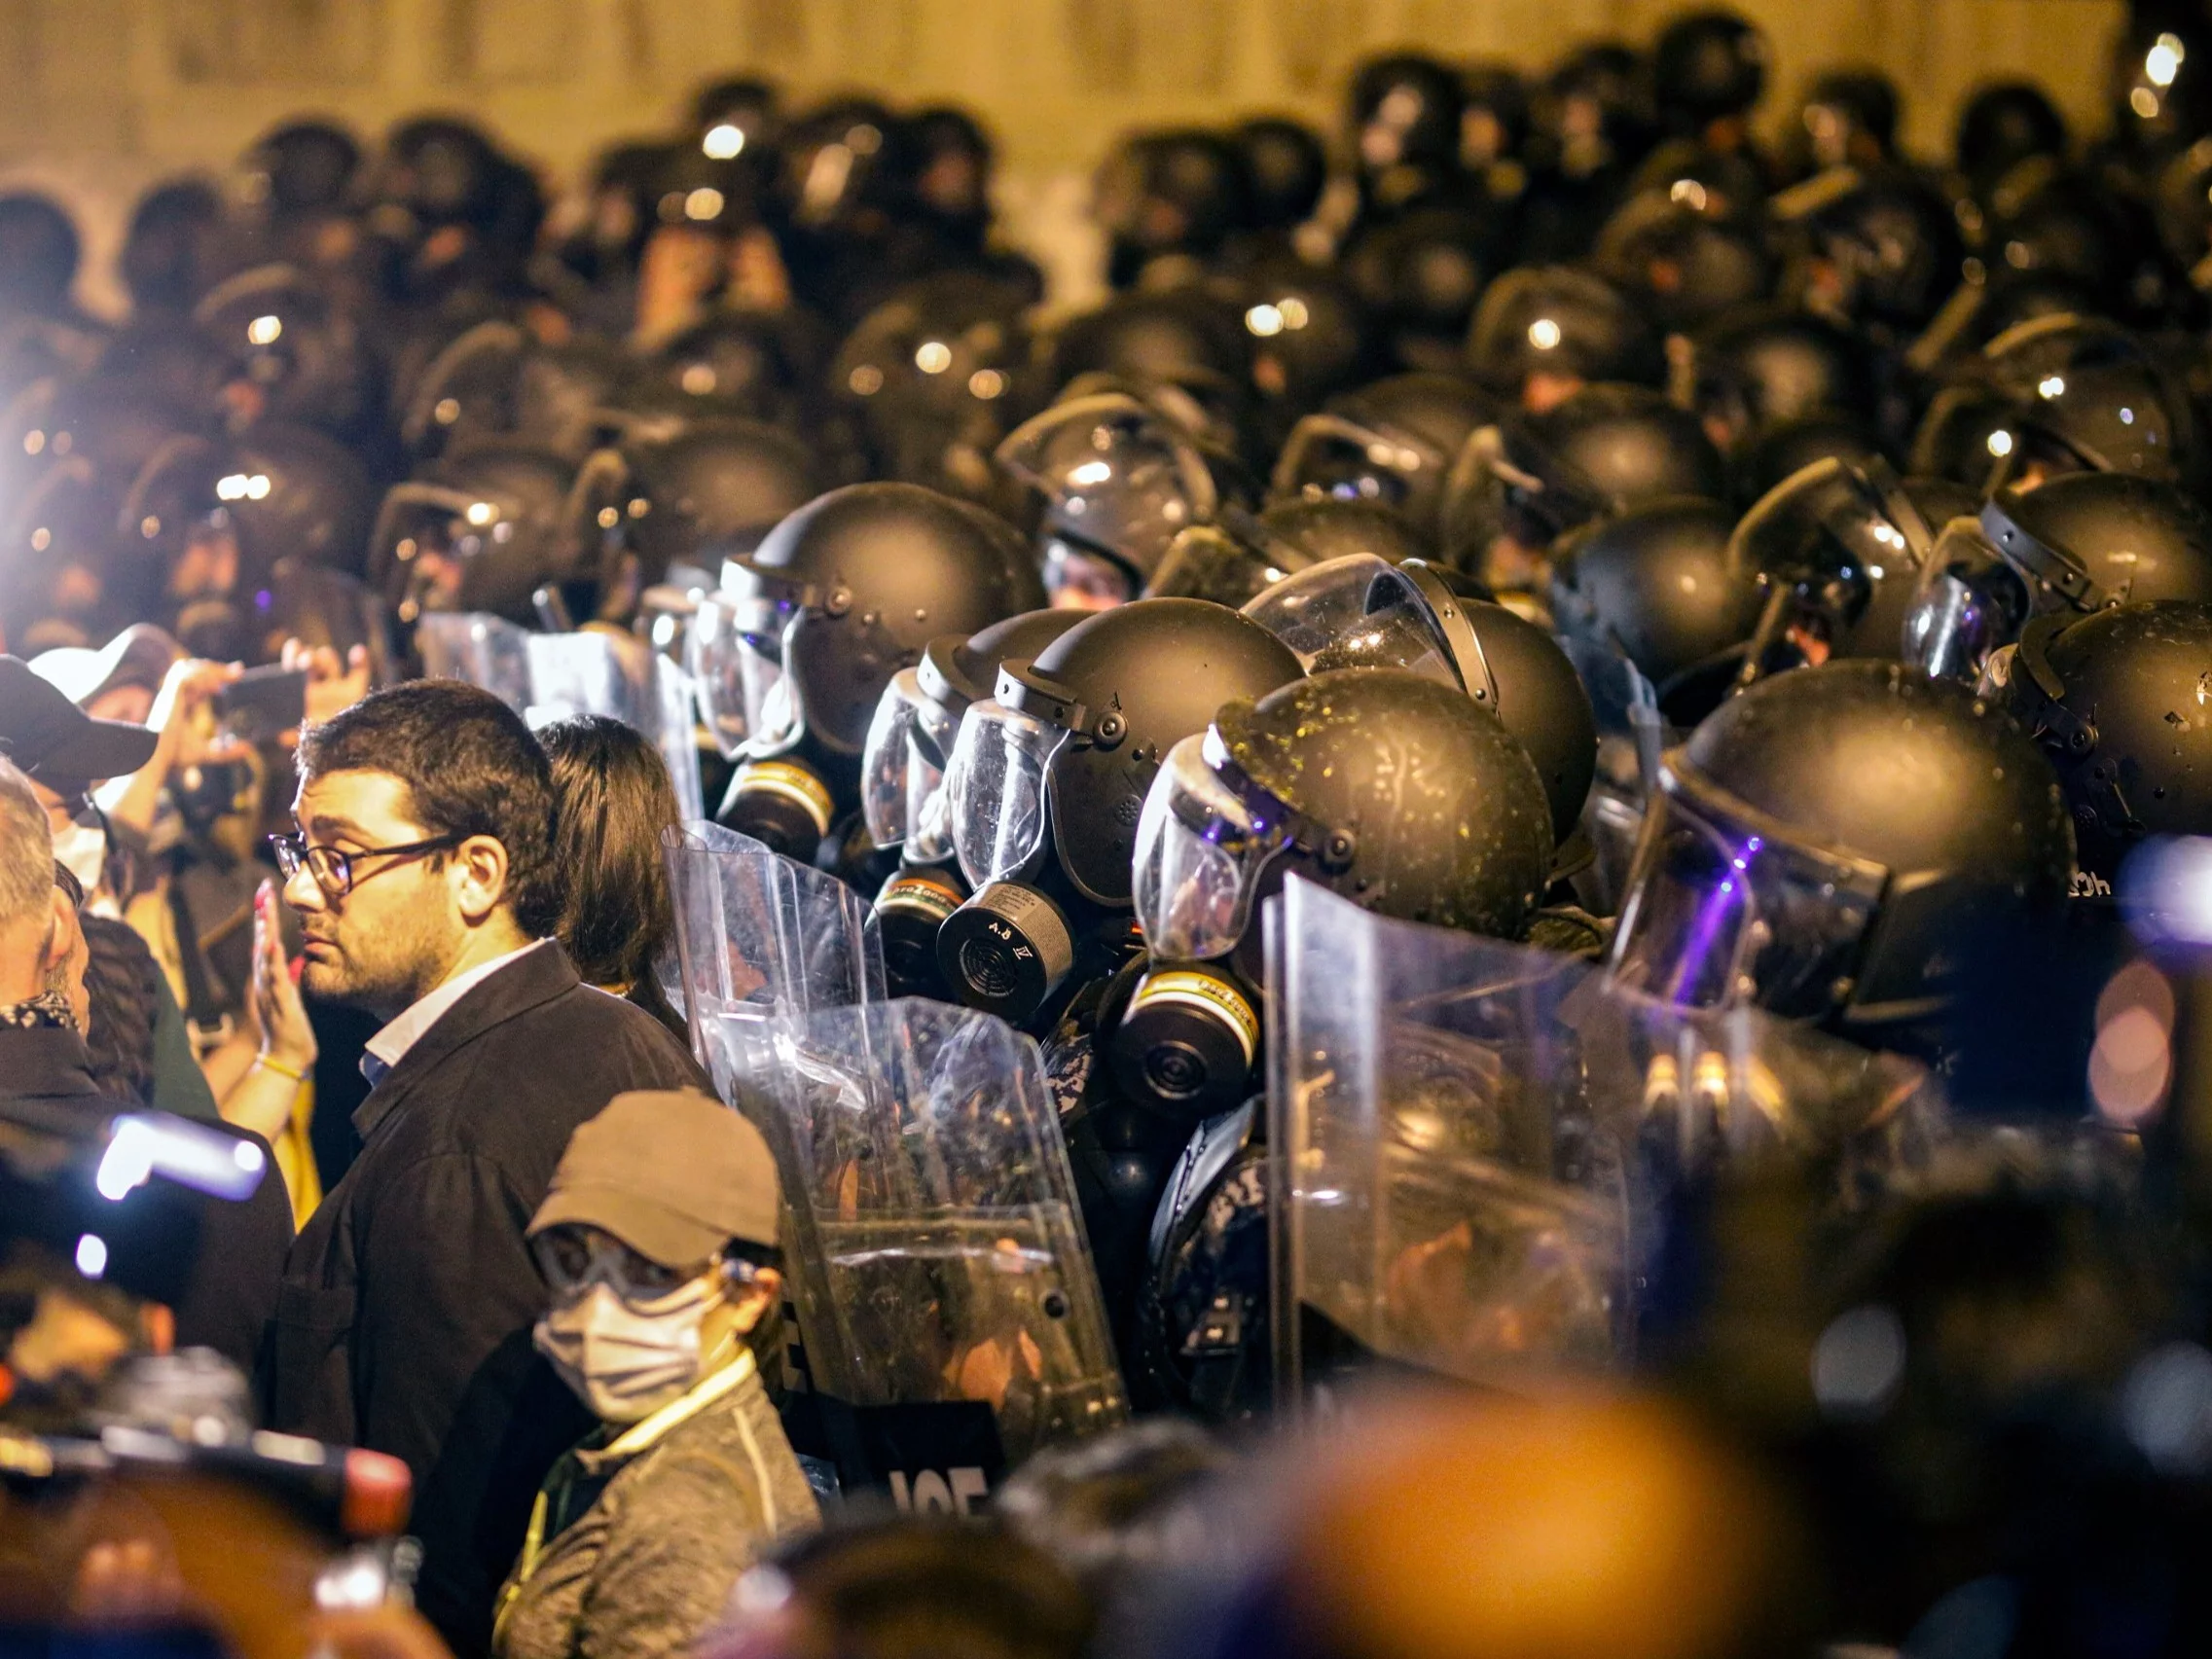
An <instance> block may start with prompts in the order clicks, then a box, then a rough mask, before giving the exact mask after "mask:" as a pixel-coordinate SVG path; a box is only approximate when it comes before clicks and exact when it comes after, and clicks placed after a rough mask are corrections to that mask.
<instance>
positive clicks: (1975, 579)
mask: <svg viewBox="0 0 2212 1659" xmlns="http://www.w3.org/2000/svg"><path fill="white" fill-rule="evenodd" d="M2033 608H2034V600H2033V598H2032V596H2031V595H2030V593H2029V588H2028V583H2027V579H2026V578H2025V577H2024V576H2022V574H2021V573H2020V572H2019V571H2018V570H2016V569H2015V568H2013V565H2012V564H2011V563H2010V562H2008V561H2007V560H2006V559H2005V557H2004V555H2002V554H2001V553H1999V552H1998V551H1997V544H1996V543H1995V542H1994V541H1992V540H1991V539H1990V537H1989V536H1988V534H1987V533H1985V531H1984V529H1983V526H1982V524H1981V523H1980V522H1979V521H1976V520H1974V519H1965V518H1961V519H1953V520H1952V521H1951V522H1950V523H1947V524H1945V525H1944V526H1943V531H1942V534H1940V536H1938V537H1937V538H1936V546H1935V549H1934V551H1933V552H1931V553H1930V555H1929V556H1928V558H1927V559H1926V560H1925V561H1924V562H1923V563H1922V565H1921V567H1920V581H1919V585H1918V586H1917V587H1916V588H1915V590H1914V592H1913V595H1912V607H1911V609H1910V610H1908V611H1907V612H1906V613H1905V619H1904V660H1905V661H1906V662H1907V663H1909V664H1911V665H1912V666H1913V667H1916V668H1919V669H1921V670H1922V671H1923V672H1925V673H1927V674H1928V675H1929V676H1930V677H1932V678H1935V679H1955V680H1965V681H1968V682H1970V683H1971V682H1972V681H1974V680H1975V679H1976V678H1977V677H1978V676H1979V675H1980V672H1981V668H1982V665H1983V664H1985V663H1986V662H1988V660H1989V657H1990V654H1991V653H1992V652H1994V651H1996V650H1997V649H1999V648H2000V647H2001V646H2005V645H2009V644H2011V643H2012V642H2013V640H2015V639H2017V638H2018V637H2019V636H2020V630H2021V628H2022V627H2023V626H2025V625H2026V623H2027V620H2028V617H2029V614H2030V613H2031V611H2032V610H2033Z"/></svg>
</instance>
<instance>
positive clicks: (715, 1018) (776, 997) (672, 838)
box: [661, 821, 884, 1100]
mask: <svg viewBox="0 0 2212 1659" xmlns="http://www.w3.org/2000/svg"><path fill="white" fill-rule="evenodd" d="M661 857H662V861H663V862H664V863H665V864H666V866H667V868H668V872H669V896H670V898H671V901H672V902H673V904H674V906H675V917H676V955H677V960H678V962H679V963H680V966H681V972H682V991H683V998H682V1002H683V1007H684V1010H685V1015H686V1018H687V1019H688V1020H689V1021H690V1024H691V1040H692V1047H693V1050H694V1052H695V1053H696V1054H697V1055H698V1057H699V1062H700V1064H702V1065H704V1066H706V1067H707V1071H708V1073H709V1074H710V1075H711V1076H712V1077H713V1079H714V1086H715V1089H716V1090H717V1091H718V1092H719V1093H720V1094H721V1096H722V1098H723V1099H724V1100H736V1098H737V1097H736V1094H735V1092H734V1085H735V1084H736V1083H737V1082H738V1081H739V1080H740V1079H742V1078H744V1077H748V1076H750V1074H751V1073H752V1072H753V1071H755V1070H756V1069H759V1068H763V1067H772V1066H774V1065H776V1064H780V1059H779V1048H778V1041H777V1039H778V1037H779V1035H783V1036H784V1037H785V1046H786V1048H787V1045H788V1035H787V1033H788V1029H789V1028H791V1027H792V1026H794V1025H796V1024H802V1023H804V1021H805V1020H806V1018H807V1016H809V1015H810V1014H813V1013H814V1012H815V1011H816V1010H817V1009H823V1008H834V1007H840V1006H844V1005H846V1004H850V1003H855V1002H880V1001H882V1000H883V997H884V951H883V941H882V939H881V938H880V937H879V935H878V933H877V928H876V919H875V914H874V912H873V910H872V909H871V908H870V906H869V904H868V901H867V899H866V898H865V897H863V896H862V895H861V894H860V893H858V892H856V891H855V890H854V889H852V887H850V886H848V885H846V884H845V883H843V882H840V881H839V880H838V879H837V878H836V877H834V876H829V875H825V874H823V873H822V872H821V871H819V870H813V869H809V868H808V867H807V866H806V865H804V864H799V863H795V862H793V861H792V860H791V859H788V858H785V857H783V856H782V855H781V854H780V853H776V852H771V851H770V850H769V849H768V848H766V847H764V846H762V845H761V844H760V843H759V842H757V841H755V840H753V839H752V838H751V837H750V836H746V835H740V834H738V833H737V832H736V831H735V830H728V829H724V828H723V827H722V826H721V825H719V824H715V823H707V822H704V821H697V822H693V823H689V824H686V825H685V826H684V827H683V828H682V829H673V828H671V829H666V830H663V831H662V832H661Z"/></svg>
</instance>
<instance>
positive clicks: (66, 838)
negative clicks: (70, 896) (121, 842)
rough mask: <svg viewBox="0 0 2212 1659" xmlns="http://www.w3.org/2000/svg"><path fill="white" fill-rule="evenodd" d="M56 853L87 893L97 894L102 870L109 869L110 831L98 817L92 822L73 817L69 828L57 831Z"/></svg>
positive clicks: (62, 864)
mask: <svg viewBox="0 0 2212 1659" xmlns="http://www.w3.org/2000/svg"><path fill="white" fill-rule="evenodd" d="M54 857H55V858H57V859H59V860H60V862H61V867H62V868H63V869H65V870H67V871H68V872H69V874H70V875H72V876H74V877H76V878H77V881H78V883H79V884H80V885H82V886H83V887H84V889H85V891H86V892H87V893H88V894H91V893H95V892H97V891H98V890H99V885H100V873H101V872H102V871H103V870H105V869H106V868H107V831H106V830H105V829H104V828H102V827H101V825H100V822H99V820H98V819H97V818H94V819H93V820H92V821H91V823H87V822H86V821H85V820H84V819H83V818H74V819H72V820H70V824H69V827H68V828H67V829H64V830H58V831H56V832H55V833H54Z"/></svg>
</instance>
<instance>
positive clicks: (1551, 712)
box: [1244, 553, 1597, 842]
mask: <svg viewBox="0 0 2212 1659" xmlns="http://www.w3.org/2000/svg"><path fill="white" fill-rule="evenodd" d="M1473 589H1474V585H1473V584H1472V583H1469V582H1468V581H1467V579H1466V578H1465V577H1462V576H1460V575H1458V574H1457V573H1456V572H1453V571H1449V570H1445V569H1442V568H1440V567H1438V566H1436V565H1433V564H1430V563H1428V562H1427V561H1425V560H1422V559H1407V560H1405V561H1403V562H1402V563H1398V564H1391V563H1388V562H1386V561H1385V560H1383V559H1380V558H1378V557H1376V556H1375V555H1374V554H1371V553H1354V554H1348V555H1345V556H1343V557H1341V558H1337V559H1329V560H1328V561H1327V562H1326V563H1323V564H1316V565H1314V566H1312V567H1311V568H1309V569H1306V570H1303V571H1300V572H1299V573H1298V574H1296V575H1294V576H1290V577H1287V578H1286V579H1285V580H1284V581H1282V582H1279V583H1277V584H1276V585H1275V586H1273V587H1271V588H1269V589H1268V590H1267V591H1266V592H1265V593H1263V594H1261V595H1259V596H1258V597H1256V598H1254V599H1252V600H1251V602H1250V603H1249V604H1247V605H1246V606H1245V607H1244V614H1245V615H1246V616H1248V617H1250V618H1251V620H1252V621H1254V622H1256V623H1258V624H1259V625H1260V626H1261V627H1263V628H1265V629H1266V630H1267V631H1269V632H1270V633H1272V634H1274V635H1275V636H1276V637H1277V638H1278V639H1280V640H1282V641H1283V643H1284V644H1286V645H1287V646H1289V648H1290V649H1291V651H1292V652H1293V653H1295V654H1296V656H1297V658H1298V661H1299V663H1300V664H1301V665H1302V666H1303V667H1305V670H1306V672H1307V673H1309V674H1326V673H1331V672H1333V671H1336V670H1340V669H1348V668H1391V669H1396V670H1399V671H1403V672H1408V673H1415V674H1419V675H1421V676H1422V677H1423V678H1424V679H1430V680H1434V681H1435V682H1437V683H1438V684H1439V685H1448V686H1451V687H1453V688H1454V689H1455V690H1457V691H1459V692H1461V693H1462V694H1464V695H1465V696H1466V697H1467V698H1469V700H1470V701H1471V702H1473V703H1476V704H1477V705H1478V706H1480V707H1482V708H1485V709H1487V710H1489V711H1490V712H1491V713H1492V714H1494V715H1496V716H1497V718H1498V719H1499V721H1500V722H1501V723H1502V724H1503V725H1504V726H1505V730H1506V731H1507V732H1508V733H1510V734H1511V735H1512V737H1513V738H1514V739H1515V740H1516V741H1517V742H1519V743H1520V745H1521V747H1522V749H1523V750H1524V751H1526V752H1527V754H1528V756H1529V758H1530V760H1531V761H1532V762H1534V763H1535V765H1536V768H1537V771H1538V774H1539V775H1540V776H1541V778H1542V780H1543V786H1544V791H1545V794H1546V796H1547V797H1548V799H1549V801H1550V804H1551V826H1552V836H1553V838H1554V840H1555V841H1558V842H1565V841H1566V839H1567V838H1568V836H1569V835H1570V834H1572V833H1573V830H1574V827H1575V824H1576V821H1577V819H1578V818H1579V817H1580V815H1581V811H1582V803H1583V799H1584V798H1585V797H1586V796H1587V795H1588V794H1589V790H1590V778H1591V775H1592V771H1593V769H1594V767H1595V766H1596V755H1597V730H1596V726H1595V724H1594V717H1593V715H1592V713H1591V710H1590V702H1589V698H1588V696H1587V695H1586V694H1585V693H1584V691H1583V689H1582V685H1581V682H1580V680H1578V679H1577V677H1576V673H1575V666H1574V664H1573V663H1571V662H1570V661H1569V660H1568V659H1567V657H1566V655H1565V654H1564V653H1563V652H1562V651H1561V650H1560V648H1559V647H1558V645H1557V644H1555V643H1554V642H1553V641H1552V638H1551V636H1550V635H1549V634H1547V633H1545V632H1544V631H1543V630H1542V629H1541V628H1538V627H1537V626H1536V625H1535V624H1534V623H1531V622H1528V621H1525V620H1524V619H1522V618H1520V617H1518V616H1515V615H1514V614H1513V613H1512V612H1511V611H1509V610H1506V609H1505V607H1504V606H1503V605H1499V604H1494V603H1491V602H1490V601H1489V600H1488V598H1487V597H1486V596H1484V595H1479V594H1478V593H1476V592H1474V591H1473Z"/></svg>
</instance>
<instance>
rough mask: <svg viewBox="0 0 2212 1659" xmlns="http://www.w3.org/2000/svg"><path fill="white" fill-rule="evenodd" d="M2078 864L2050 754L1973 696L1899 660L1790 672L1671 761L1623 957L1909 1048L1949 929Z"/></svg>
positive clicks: (1947, 951) (1631, 966)
mask: <svg viewBox="0 0 2212 1659" xmlns="http://www.w3.org/2000/svg"><path fill="white" fill-rule="evenodd" d="M2073 862H2074V837H2073V833H2072V830H2071V828H2070V827H2069V825H2068V821H2067V814H2066V809H2065V804H2064V801H2063V799H2062V797H2061V795H2060V792H2059V788H2058V780H2057V778H2056V777H2055V776H2054V775H2052V773H2051V770H2050V767H2049V764H2048V763H2047V762H2046V761H2045V760H2044V758H2043V756H2042V755H2041V754H2040V753H2039V752H2038V751H2037V748H2036V745H2035V743H2034V742H2033V741H2032V740H2031V739H2029V738H2028V737H2027V736H2026V734H2025V733H2023V732H2021V731H2020V729H2019V728H2018V727H2016V726H2014V725H2013V722H2012V721H2011V720H2010V719H2008V718H2006V717H2005V716H2004V715H2003V714H2002V713H2000V712H1999V711H1998V710H1996V709H1994V708H1992V707H1991V706H1989V705H1988V704H1986V703H1982V702H1980V701H1979V700H1977V699H1976V697H1975V695H1974V693H1973V692H1972V690H1971V689H1970V688H1967V687H1964V686H1958V685H1949V684H1943V683H1940V682H1936V681H1931V680H1928V679H1926V678H1923V677H1921V676H1918V675H1915V674H1913V673H1912V672H1910V671H1909V670H1908V669H1907V668H1905V667H1903V666H1902V665H1898V664H1887V663H1830V664H1827V665H1825V666H1824V667H1818V668H1807V669H1805V670H1804V671H1802V672H1800V673H1789V674H1777V675H1775V676H1773V677H1772V678H1770V679H1766V680H1762V681H1760V682H1759V684H1757V685H1755V686H1753V687H1752V688H1751V689H1750V690H1748V691H1746V692H1745V693H1744V694H1743V695H1742V696H1741V697H1737V698H1731V699H1730V700H1728V701H1727V702H1726V703H1722V705H1721V707H1720V709H1719V710H1718V711H1717V712H1716V713H1715V714H1714V715H1713V716H1712V717H1711V718H1710V719H1708V720H1706V721H1705V722H1704V723H1703V724H1702V725H1701V726H1699V727H1698V729H1697V730H1696V731H1695V732H1694V733H1692V734H1691V735H1690V738H1689V739H1688V741H1687V742H1686V743H1685V744H1683V745H1682V746H1681V747H1680V748H1677V749H1675V750H1673V751H1672V752H1671V753H1669V754H1668V756H1667V757H1666V760H1665V762H1664V763H1663V764H1662V766H1661V768H1660V774H1659V779H1658V787H1657V789H1656V790H1654V791H1653V793H1652V796H1651V799H1650V816H1649V818H1648V820H1647V822H1646V824H1645V828H1644V838H1643V842H1642V844H1641V846H1640V847H1639V848H1638V851H1637V859H1636V868H1635V873H1634V874H1633V875H1632V877H1631V878H1630V883H1629V891H1628V896H1627V900H1626V902H1625V904H1624V905H1623V906H1622V909H1621V920H1620V927H1619V931H1618V933H1617V934H1616V936H1615V938H1614V950H1613V956H1612V962H1611V969H1610V971H1611V974H1612V977H1613V979H1614V983H1615V984H1618V985H1621V986H1623V987H1625V988H1627V989H1629V990H1632V991H1637V992H1643V993H1645V994H1647V995H1650V996H1653V997H1656V998H1659V999H1660V1000H1662V1001H1665V1002H1670V1003H1676V1004H1682V1005H1686V1006H1691V1007H1724V1006H1730V1005H1741V1004H1749V1005H1751V1006H1756V1007H1759V1008H1761V1009H1764V1010H1765V1011H1766V1012H1768V1013H1770V1014H1776V1015H1780V1016H1783V1017H1787V1018H1793V1019H1801V1020H1806V1021H1811V1022H1817V1023H1820V1024H1822V1025H1825V1026H1827V1027H1829V1028H1831V1029H1833V1030H1835V1031H1836V1032H1838V1033H1839V1034H1843V1035H1849V1036H1852V1037H1855V1038H1857V1039H1858V1040H1860V1041H1863V1042H1868V1043H1869V1044H1871V1045H1873V1046H1877V1047H1887V1046H1892V1045H1895V1044H1904V1045H1909V1044H1910V1043H1911V1042H1912V1041H1913V1033H1912V1028H1914V1027H1916V1026H1922V1025H1924V1024H1926V1023H1928V1022H1931V1021H1933V1020H1934V1019H1935V1017H1936V1016H1937V1015H1939V1014H1940V1012H1941V1010H1942V1009H1943V1007H1944V1005H1945V1002H1946V1000H1947V998H1948V996H1949V994H1950V991H1951V987H1950V984H1949V980H1948V974H1949V972H1950V970H1951V969H1952V968H1953V967H1954V966H1955V964H1956V962H1957V959H1958V957H1957V952H1956V950H1955V948H1954V946H1955V941H1956V940H1958V939H1959V938H1960V937H1961V936H1962V935H1963V934H1964V933H1965V932H1966V931H1968V930H1969V929H1970V928H1972V927H1973V926H1975V925H1976V924H1978V923H1980V922H1983V921H1985V920H1989V919H1991V918H2001V917H2004V916H2007V915H2011V914H2015V913H2017V912H2019V911H2021V910H2023V909H2026V908H2028V907H2032V906H2036V905H2040V904H2046V903H2052V902H2055V901H2058V900H2061V899H2062V898H2063V897H2064V895H2065V893H2066V889H2067V884H2068V882H2069V880H2070V878H2071V873H2072V868H2073Z"/></svg>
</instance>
